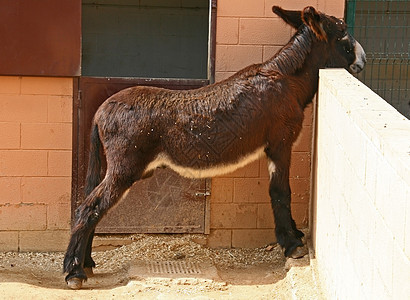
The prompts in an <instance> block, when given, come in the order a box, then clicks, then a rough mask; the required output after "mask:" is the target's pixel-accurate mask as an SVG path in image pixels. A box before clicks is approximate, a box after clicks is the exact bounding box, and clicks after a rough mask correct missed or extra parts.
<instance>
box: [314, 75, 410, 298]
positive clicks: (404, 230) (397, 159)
mask: <svg viewBox="0 0 410 300" xmlns="http://www.w3.org/2000/svg"><path fill="white" fill-rule="evenodd" d="M317 120H318V124H317V135H316V137H317V162H316V166H317V171H316V174H315V203H314V220H313V227H314V230H313V237H314V246H315V250H316V258H317V265H318V270H319V276H320V278H321V281H322V282H323V285H324V287H325V289H326V290H327V293H328V298H329V299H408V297H409V295H410V284H409V279H410V177H409V174H410V121H409V120H408V119H406V118H405V117H403V116H402V115H401V114H400V113H398V112H397V111H396V110H395V109H394V108H393V107H391V106H390V105H389V104H387V102H385V101H384V100H383V99H382V98H380V97H379V96H378V95H376V94H375V93H373V92H372V91H371V90H370V89H369V88H367V87H366V86H364V85H363V84H362V83H360V82H359V81H358V80H357V79H355V78H354V77H353V76H351V75H350V74H348V73H347V71H345V70H322V71H321V73H320V86H319V100H318V112H317Z"/></svg>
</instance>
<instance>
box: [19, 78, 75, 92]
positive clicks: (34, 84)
mask: <svg viewBox="0 0 410 300" xmlns="http://www.w3.org/2000/svg"><path fill="white" fill-rule="evenodd" d="M21 93H22V94H25V95H66V96H70V95H72V94H73V79H72V78H63V77H27V76H25V77H22V79H21Z"/></svg>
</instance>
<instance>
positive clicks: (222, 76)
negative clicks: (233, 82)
mask: <svg viewBox="0 0 410 300" xmlns="http://www.w3.org/2000/svg"><path fill="white" fill-rule="evenodd" d="M233 74H235V72H215V82H219V81H222V80H225V79H227V78H228V77H230V76H232V75H233Z"/></svg>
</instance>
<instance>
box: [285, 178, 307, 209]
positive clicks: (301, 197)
mask: <svg viewBox="0 0 410 300" xmlns="http://www.w3.org/2000/svg"><path fill="white" fill-rule="evenodd" d="M289 183H290V190H291V192H292V203H305V204H309V199H310V179H308V178H290V179H289Z"/></svg>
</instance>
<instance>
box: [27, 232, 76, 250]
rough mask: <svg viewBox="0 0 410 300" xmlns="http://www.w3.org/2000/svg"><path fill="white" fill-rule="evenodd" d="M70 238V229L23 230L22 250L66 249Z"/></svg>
mask: <svg viewBox="0 0 410 300" xmlns="http://www.w3.org/2000/svg"><path fill="white" fill-rule="evenodd" d="M69 238H70V232H69V231H68V230H47V231H22V232H20V251H22V252H26V251H65V250H66V248H67V245H68V241H69Z"/></svg>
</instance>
